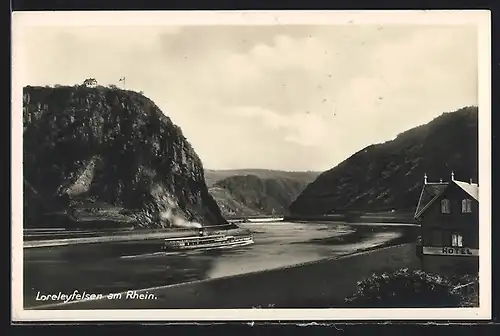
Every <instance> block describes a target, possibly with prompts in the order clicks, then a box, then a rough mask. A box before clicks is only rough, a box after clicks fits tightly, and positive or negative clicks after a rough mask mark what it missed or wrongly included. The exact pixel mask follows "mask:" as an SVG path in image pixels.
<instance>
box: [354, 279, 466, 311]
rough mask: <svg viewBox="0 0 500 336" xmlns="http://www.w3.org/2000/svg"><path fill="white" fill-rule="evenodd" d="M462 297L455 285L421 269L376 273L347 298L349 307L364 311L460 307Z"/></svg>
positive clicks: (359, 283) (363, 281) (361, 283)
mask: <svg viewBox="0 0 500 336" xmlns="http://www.w3.org/2000/svg"><path fill="white" fill-rule="evenodd" d="M462 302H463V298H462V295H461V293H460V292H459V291H457V290H455V284H453V283H452V282H450V281H449V280H448V279H446V278H444V277H442V276H440V275H438V274H429V273H426V272H423V271H420V270H417V271H409V270H408V269H401V270H398V271H396V272H394V273H381V274H373V275H372V276H370V277H369V278H367V279H364V280H362V281H360V282H358V289H357V291H356V292H355V293H354V294H353V295H351V296H350V297H348V298H347V299H346V303H347V304H348V305H349V306H354V307H358V308H360V307H363V308H381V307H383V308H402V307H406V308H407V307H412V308H413V307H414V308H419V307H433V308H442V307H459V306H461V305H462Z"/></svg>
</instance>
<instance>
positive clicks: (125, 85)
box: [118, 77, 127, 90]
mask: <svg viewBox="0 0 500 336" xmlns="http://www.w3.org/2000/svg"><path fill="white" fill-rule="evenodd" d="M118 81H119V82H123V89H124V90H126V89H127V84H126V82H125V77H122V78H120V79H119V80H118Z"/></svg>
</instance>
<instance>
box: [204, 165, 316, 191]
mask: <svg viewBox="0 0 500 336" xmlns="http://www.w3.org/2000/svg"><path fill="white" fill-rule="evenodd" d="M246 175H254V176H257V177H259V178H262V179H279V178H289V179H292V180H297V181H301V182H304V183H310V182H312V181H314V179H315V178H316V177H318V175H319V172H313V171H285V170H271V169H255V168H254V169H227V170H213V169H205V181H206V183H207V186H208V187H211V186H213V185H214V183H215V182H217V181H220V180H223V179H225V178H226V177H232V176H246Z"/></svg>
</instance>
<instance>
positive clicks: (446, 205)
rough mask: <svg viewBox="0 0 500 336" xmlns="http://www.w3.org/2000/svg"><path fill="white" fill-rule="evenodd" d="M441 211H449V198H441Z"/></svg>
mask: <svg viewBox="0 0 500 336" xmlns="http://www.w3.org/2000/svg"><path fill="white" fill-rule="evenodd" d="M441 213H450V200H448V199H444V200H441Z"/></svg>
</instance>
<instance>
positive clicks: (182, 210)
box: [23, 85, 226, 227]
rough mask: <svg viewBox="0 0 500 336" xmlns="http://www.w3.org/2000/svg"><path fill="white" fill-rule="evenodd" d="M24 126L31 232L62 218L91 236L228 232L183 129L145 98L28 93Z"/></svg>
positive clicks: (94, 92)
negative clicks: (104, 228)
mask: <svg viewBox="0 0 500 336" xmlns="http://www.w3.org/2000/svg"><path fill="white" fill-rule="evenodd" d="M23 122H24V134H23V140H24V158H23V159H24V180H25V181H24V182H25V183H24V186H25V202H24V203H25V225H26V226H40V225H42V226H43V225H47V224H48V221H47V220H46V218H47V217H45V216H46V215H48V214H54V213H64V214H68V216H69V217H70V218H71V223H70V224H68V225H83V226H85V225H95V222H96V221H97V222H99V221H100V222H106V223H108V224H109V225H118V226H119V225H120V223H123V225H129V224H130V223H133V225H135V226H139V227H168V226H172V225H179V226H186V225H187V226H188V225H191V224H193V225H195V226H199V225H200V223H201V224H203V225H206V224H212V225H217V224H225V223H226V221H225V219H224V218H223V217H222V215H221V212H220V209H219V207H218V206H217V203H216V202H215V201H214V199H213V198H212V196H211V195H210V194H209V192H208V189H207V186H206V184H205V179H204V170H203V166H202V163H201V161H200V159H199V157H198V155H197V154H196V152H195V151H194V149H193V148H192V147H191V145H190V144H189V142H188V141H187V139H186V138H185V137H184V136H183V134H182V131H181V129H180V128H179V127H178V126H177V125H174V124H173V123H172V121H171V120H170V118H168V117H167V116H165V115H164V114H163V113H162V111H160V109H159V108H158V107H157V106H156V105H155V104H154V103H153V102H152V101H151V100H149V99H148V98H146V97H145V96H143V95H142V94H140V93H137V92H134V91H125V90H121V89H117V88H107V87H88V86H85V85H76V86H65V87H64V86H63V87H57V88H51V87H32V86H27V87H25V88H24V91H23ZM44 218H45V219H44ZM79 218H80V219H81V220H79ZM66 224H67V223H66ZM103 225H104V224H103Z"/></svg>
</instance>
